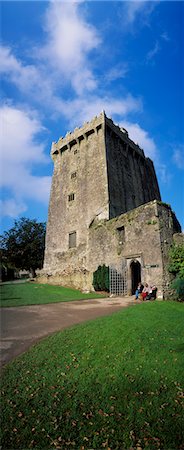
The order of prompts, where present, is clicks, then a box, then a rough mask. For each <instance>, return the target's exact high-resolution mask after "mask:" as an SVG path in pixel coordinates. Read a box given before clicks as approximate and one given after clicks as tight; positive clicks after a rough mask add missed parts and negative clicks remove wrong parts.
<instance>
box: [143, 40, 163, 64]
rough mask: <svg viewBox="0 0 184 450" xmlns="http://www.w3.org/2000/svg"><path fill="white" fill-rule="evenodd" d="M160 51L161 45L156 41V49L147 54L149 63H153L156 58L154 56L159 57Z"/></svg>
mask: <svg viewBox="0 0 184 450" xmlns="http://www.w3.org/2000/svg"><path fill="white" fill-rule="evenodd" d="M159 50H160V45H159V43H158V41H156V42H155V45H154V47H153V48H152V49H151V50H150V51H149V52H148V54H147V57H146V59H147V62H149V61H151V60H152V59H153V58H154V56H155V55H157V53H158V52H159Z"/></svg>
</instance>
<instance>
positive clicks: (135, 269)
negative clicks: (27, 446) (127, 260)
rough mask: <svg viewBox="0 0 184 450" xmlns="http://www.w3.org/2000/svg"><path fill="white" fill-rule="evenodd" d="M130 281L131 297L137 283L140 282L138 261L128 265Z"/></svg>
mask: <svg viewBox="0 0 184 450" xmlns="http://www.w3.org/2000/svg"><path fill="white" fill-rule="evenodd" d="M130 269H131V280H132V295H133V294H135V291H136V288H137V285H138V283H139V282H140V281H141V265H140V262H139V261H132V263H131V264H130Z"/></svg>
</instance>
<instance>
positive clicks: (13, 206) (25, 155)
mask: <svg viewBox="0 0 184 450" xmlns="http://www.w3.org/2000/svg"><path fill="white" fill-rule="evenodd" d="M0 124H1V128H2V130H1V131H2V133H1V179H0V184H1V186H2V188H5V189H6V190H7V191H8V192H9V196H10V197H11V198H10V199H9V200H5V202H3V204H2V210H3V211H2V212H4V214H5V213H6V214H9V215H10V216H12V215H13V214H15V212H17V214H19V213H20V212H23V211H25V209H26V200H27V199H32V200H34V201H38V202H41V203H47V202H48V196H49V190H50V183H51V177H49V176H43V177H39V176H34V175H32V173H31V170H32V169H33V168H34V167H35V164H37V165H38V164H45V163H47V162H48V161H49V158H47V157H46V155H45V153H44V152H45V148H44V145H43V144H40V143H39V141H38V135H39V133H40V132H42V131H43V127H42V125H41V123H40V122H39V120H38V119H37V118H36V117H34V114H33V113H30V112H29V114H28V112H26V111H23V110H21V109H18V108H15V107H13V106H8V105H3V106H2V107H1V108H0Z"/></svg>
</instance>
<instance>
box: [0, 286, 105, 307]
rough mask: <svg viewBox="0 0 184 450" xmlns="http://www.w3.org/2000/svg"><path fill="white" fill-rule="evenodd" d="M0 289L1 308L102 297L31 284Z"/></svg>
mask: <svg viewBox="0 0 184 450" xmlns="http://www.w3.org/2000/svg"><path fill="white" fill-rule="evenodd" d="M0 288H1V306H23V305H37V304H38V305H41V304H46V303H58V302H69V301H72V300H84V299H88V298H98V297H102V296H101V295H98V294H96V293H95V292H94V293H89V294H83V293H82V292H80V291H77V290H75V289H70V288H64V287H62V286H49V285H48V284H36V283H31V282H28V283H21V284H15V283H12V284H4V285H2V286H0Z"/></svg>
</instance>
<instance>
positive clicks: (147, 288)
mask: <svg viewBox="0 0 184 450" xmlns="http://www.w3.org/2000/svg"><path fill="white" fill-rule="evenodd" d="M149 290H150V289H149V286H148V283H146V284H145V286H144V289H143V290H142V293H141V296H142V299H143V300H145V299H146V297H147V296H148V294H149Z"/></svg>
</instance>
